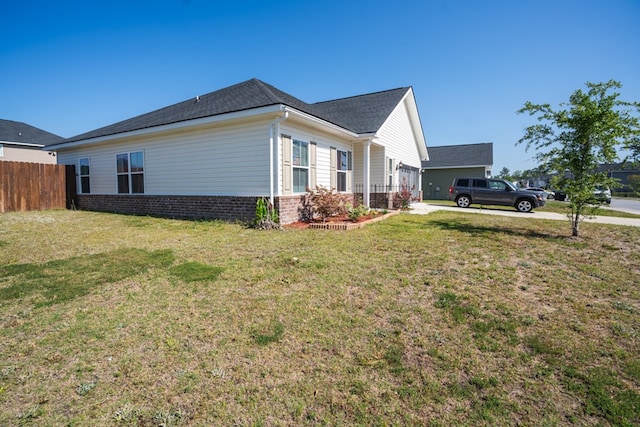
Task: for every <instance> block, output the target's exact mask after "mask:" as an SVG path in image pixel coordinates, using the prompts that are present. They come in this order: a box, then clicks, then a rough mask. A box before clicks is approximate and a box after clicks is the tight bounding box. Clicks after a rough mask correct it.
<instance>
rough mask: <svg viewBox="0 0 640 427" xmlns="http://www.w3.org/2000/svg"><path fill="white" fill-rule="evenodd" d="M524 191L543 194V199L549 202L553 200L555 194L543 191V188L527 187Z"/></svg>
mask: <svg viewBox="0 0 640 427" xmlns="http://www.w3.org/2000/svg"><path fill="white" fill-rule="evenodd" d="M525 190H527V191H537V192H539V193H540V192H542V194H544V198H545V199H549V200H553V199H555V193H554V192H553V191H550V190H545V189H544V188H540V187H528V188H525Z"/></svg>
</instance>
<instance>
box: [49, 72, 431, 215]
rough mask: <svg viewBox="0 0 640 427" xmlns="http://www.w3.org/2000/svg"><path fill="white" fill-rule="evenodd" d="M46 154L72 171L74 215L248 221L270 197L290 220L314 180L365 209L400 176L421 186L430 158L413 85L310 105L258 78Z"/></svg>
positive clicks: (92, 133)
mask: <svg viewBox="0 0 640 427" xmlns="http://www.w3.org/2000/svg"><path fill="white" fill-rule="evenodd" d="M51 148H53V149H55V150H56V151H57V153H58V159H59V160H58V162H59V163H62V164H73V165H76V168H77V172H78V193H79V194H78V205H79V208H81V209H87V210H99V211H111V212H120V213H129V214H149V215H159V216H167V217H176V218H221V219H227V220H233V219H243V220H250V219H252V218H253V216H254V214H255V204H256V200H257V198H259V197H266V198H268V199H269V200H270V201H271V202H272V203H273V205H274V206H275V207H276V209H277V210H278V212H279V215H280V220H281V222H282V223H285V224H286V223H290V222H294V221H297V220H298V219H300V218H301V216H302V215H303V212H305V197H304V196H305V194H306V189H307V188H310V187H311V188H313V187H315V186H316V185H322V186H325V187H330V188H335V189H337V190H338V191H340V192H343V193H346V194H352V195H353V197H354V202H357V201H358V199H359V198H361V200H362V202H363V203H364V204H365V205H367V206H372V205H376V204H379V205H383V204H385V203H387V198H388V197H389V196H390V194H388V193H386V192H387V191H388V190H389V189H390V188H394V189H397V187H398V185H400V184H401V179H402V178H403V177H405V178H407V177H408V178H407V181H410V182H412V183H414V184H416V187H418V189H419V185H420V179H419V178H420V166H421V161H422V160H423V159H427V158H428V156H427V148H426V144H425V139H424V135H423V133H422V126H421V123H420V117H419V115H418V110H417V106H416V101H415V98H414V94H413V89H412V88H410V87H404V88H399V89H393V90H388V91H383V92H377V93H370V94H366V95H360V96H354V97H350V98H343V99H337V100H333V101H326V102H319V103H315V104H308V103H306V102H304V101H301V100H299V99H297V98H295V97H293V96H291V95H289V94H287V93H284V92H282V91H280V90H279V89H277V88H275V87H273V86H271V85H268V84H266V83H264V82H262V81H260V80H257V79H252V80H248V81H245V82H242V83H239V84H236V85H233V86H230V87H227V88H224V89H221V90H218V91H216V92H212V93H209V94H206V95H202V96H197V97H195V98H191V99H188V100H186V101H184V102H180V103H178V104H175V105H171V106H168V107H165V108H162V109H159V110H156V111H153V112H150V113H147V114H143V115H140V116H137V117H134V118H131V119H128V120H124V121H122V122H119V123H116V124H113V125H109V126H106V127H103V128H100V129H96V130H93V131H90V132H87V133H84V134H82V135H78V136H75V137H72V138H69V139H66V140H64V141H62V142H61V143H59V144H56V145H54V146H53V147H51ZM389 187H390V188H389ZM358 190H359V193H357V191H358ZM374 190H375V191H381V192H383V193H385V194H382V195H381V194H376V193H375V192H374ZM381 207H387V206H386V205H384V206H381Z"/></svg>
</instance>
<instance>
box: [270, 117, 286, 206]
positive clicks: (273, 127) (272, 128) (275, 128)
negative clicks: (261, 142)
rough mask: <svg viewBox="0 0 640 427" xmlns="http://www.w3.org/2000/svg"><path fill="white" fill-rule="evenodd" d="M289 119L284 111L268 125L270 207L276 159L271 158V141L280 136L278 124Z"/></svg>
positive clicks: (272, 200) (272, 202)
mask: <svg viewBox="0 0 640 427" xmlns="http://www.w3.org/2000/svg"><path fill="white" fill-rule="evenodd" d="M288 117H289V112H288V111H285V112H284V114H283V115H282V116H280V117H278V118H276V119H275V120H274V121H273V123H271V125H269V202H270V203H271V206H273V205H274V201H275V200H274V189H273V186H274V183H273V171H274V165H273V164H274V163H275V162H276V161H277V159H274V158H273V139H274V134H275V136H276V137H277V136H278V135H280V123H281V122H283V121H284V120H286V119H287V118H288Z"/></svg>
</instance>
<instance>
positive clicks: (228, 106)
mask: <svg viewBox="0 0 640 427" xmlns="http://www.w3.org/2000/svg"><path fill="white" fill-rule="evenodd" d="M408 90H409V88H399V89H393V90H388V91H383V92H377V93H371V94H366V95H360V96H354V97H350V98H343V99H337V100H332V101H325V102H319V103H315V104H308V103H306V102H304V101H302V100H300V99H298V98H296V97H294V96H291V95H289V94H288V93H286V92H283V91H281V90H279V89H277V88H275V87H274V86H271V85H269V84H267V83H264V82H262V81H260V80H258V79H251V80H247V81H245V82H242V83H238V84H235V85H232V86H229V87H226V88H223V89H220V90H217V91H215V92H211V93H208V94H206V95H202V96H197V97H195V98H191V99H188V100H186V101H182V102H179V103H177V104H173V105H170V106H168V107H164V108H161V109H159V110H155V111H152V112H149V113H146V114H142V115H139V116H136V117H133V118H130V119H127V120H123V121H121V122H118V123H115V124H112V125H109V126H105V127H102V128H99V129H95V130H92V131H90V132H86V133H83V134H80V135H77V136H74V137H71V138H69V139H67V140H65V142H74V141H81V140H86V139H92V138H98V137H104V136H109V135H116V134H120V133H125V132H131V131H136V130H141V129H147V128H152V127H156V126H162V125H168V124H173V123H178V122H183V121H187V120H193V119H200V118H205V117H212V116H217V115H222V114H227V113H234V112H239V111H245V110H251V109H254V108H260V107H267V106H272V105H279V104H281V105H285V106H288V107H291V108H294V109H296V110H299V111H301V112H304V113H307V114H310V115H312V116H315V117H317V118H319V119H322V120H324V121H327V122H329V123H332V124H334V125H337V126H340V127H342V128H344V129H346V130H348V131H351V132H354V133H374V132H376V131H377V130H378V129H379V128H380V126H382V124H383V123H384V121H385V120H386V118H387V117H388V116H389V114H391V112H392V111H393V109H394V108H395V106H396V105H397V104H398V103H399V102H400V101H401V100H402V98H403V97H404V95H405V94H406V92H407V91H408Z"/></svg>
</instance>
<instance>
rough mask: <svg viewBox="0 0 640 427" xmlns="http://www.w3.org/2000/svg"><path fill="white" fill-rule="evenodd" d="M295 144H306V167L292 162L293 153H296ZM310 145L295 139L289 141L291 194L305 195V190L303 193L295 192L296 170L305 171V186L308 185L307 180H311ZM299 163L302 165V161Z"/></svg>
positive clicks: (307, 142)
mask: <svg viewBox="0 0 640 427" xmlns="http://www.w3.org/2000/svg"><path fill="white" fill-rule="evenodd" d="M296 142H298V143H302V144H306V146H307V162H306V163H307V166H301V165H296V164H295V163H294V161H293V158H294V152H295V151H296ZM310 146H311V143H310V142H309V141H303V140H301V139H295V138H293V139H292V140H291V175H292V176H291V192H292V193H293V194H303V193H306V191H307V190H306V188H305V189H304V190H303V191H296V188H295V187H296V185H295V172H296V169H303V170H306V171H307V186H308V185H309V180H310V178H311V159H310V154H311V153H310V150H311V148H310ZM300 163H302V161H300Z"/></svg>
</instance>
